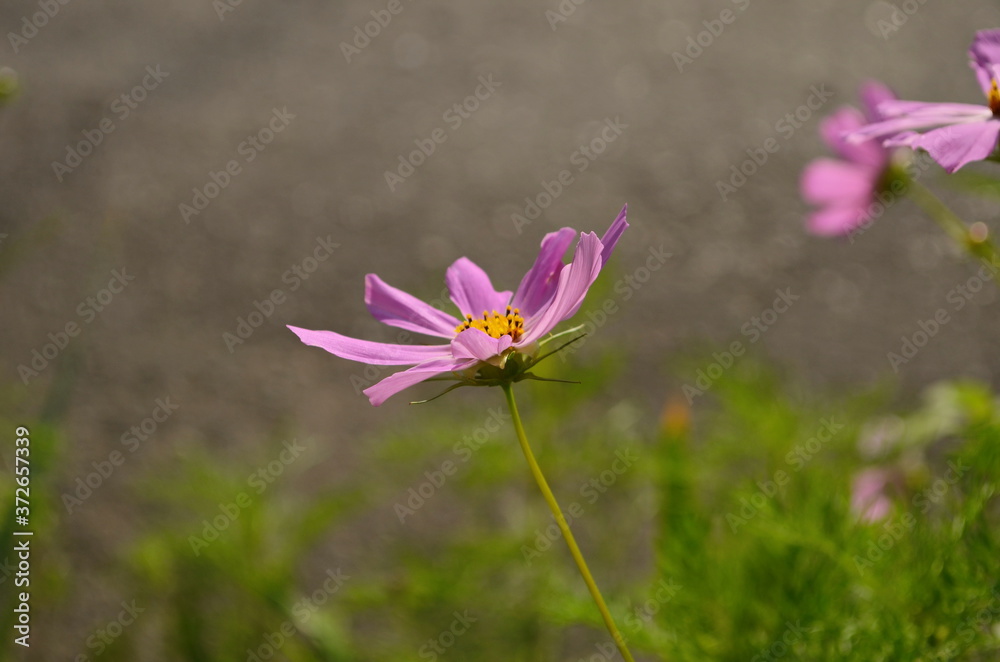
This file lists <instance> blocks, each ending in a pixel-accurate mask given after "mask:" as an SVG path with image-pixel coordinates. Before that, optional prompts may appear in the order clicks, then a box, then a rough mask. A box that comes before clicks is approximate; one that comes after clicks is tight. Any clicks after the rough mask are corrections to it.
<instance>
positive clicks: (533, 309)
mask: <svg viewBox="0 0 1000 662" xmlns="http://www.w3.org/2000/svg"><path fill="white" fill-rule="evenodd" d="M575 236H576V230H574V229H573V228H561V229H559V230H556V231H555V232H550V233H549V234H547V235H545V238H544V239H542V248H541V250H540V251H539V252H538V257H537V258H536V259H535V263H534V264H533V265H531V269H529V270H528V273H526V274H525V275H524V278H522V279H521V284H520V285H518V286H517V292H516V293H515V294H514V299H513V301H511V305H512V306H514V307H515V308H520V309H521V315H522V316H523V317H524V318H528V317H531V316H533V315H535V314H536V313H537V312H538V311H540V310H542V309H543V308H544V307H545V306H546V305H547V304H548V302H549V300H551V299H552V296H553V295H554V294H555V292H556V286H557V285H558V283H559V273H560V272H561V271H562V270H563V267H565V266H566V265H564V264H563V261H562V259H563V254H564V253H565V252H566V249H567V248H569V245H570V244H571V243H572V242H573V237H575Z"/></svg>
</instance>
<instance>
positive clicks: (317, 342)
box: [288, 326, 451, 365]
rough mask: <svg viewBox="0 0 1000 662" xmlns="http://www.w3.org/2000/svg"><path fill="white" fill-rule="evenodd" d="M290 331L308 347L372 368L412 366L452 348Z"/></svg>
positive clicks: (335, 334)
mask: <svg viewBox="0 0 1000 662" xmlns="http://www.w3.org/2000/svg"><path fill="white" fill-rule="evenodd" d="M288 328H289V329H291V330H292V332H293V333H295V335H297V336H298V337H299V339H300V340H302V342H304V343H305V344H307V345H311V346H312V347H319V348H321V349H325V350H326V351H328V352H330V353H331V354H335V355H337V356H339V357H340V358H342V359H348V360H349V361H360V362H361V363H368V364H371V365H412V364H414V363H423V362H425V361H429V360H431V359H438V358H444V357H448V356H451V348H450V347H449V346H448V345H391V344H388V343H380V342H371V341H370V340H358V339H356V338H348V337H347V336H342V335H340V334H339V333H334V332H333V331H310V330H309V329H300V328H298V327H295V326H289V327H288Z"/></svg>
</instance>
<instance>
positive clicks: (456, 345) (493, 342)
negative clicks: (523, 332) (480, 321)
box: [451, 329, 513, 361]
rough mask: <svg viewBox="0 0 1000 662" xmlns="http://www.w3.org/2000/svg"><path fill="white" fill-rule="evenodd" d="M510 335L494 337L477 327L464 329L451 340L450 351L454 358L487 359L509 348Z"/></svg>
mask: <svg viewBox="0 0 1000 662" xmlns="http://www.w3.org/2000/svg"><path fill="white" fill-rule="evenodd" d="M512 342H513V340H511V337H510V336H500V337H499V338H494V337H492V336H490V335H489V334H487V333H484V332H483V331H480V330H479V329H466V330H465V331H462V332H461V333H460V334H458V335H457V336H455V339H454V340H452V341H451V351H452V354H453V355H454V356H455V358H456V359H476V360H479V361H488V360H489V359H492V358H493V357H495V356H499V355H500V354H501V353H502V352H504V351H506V350H507V349H508V348H510V346H511V343H512Z"/></svg>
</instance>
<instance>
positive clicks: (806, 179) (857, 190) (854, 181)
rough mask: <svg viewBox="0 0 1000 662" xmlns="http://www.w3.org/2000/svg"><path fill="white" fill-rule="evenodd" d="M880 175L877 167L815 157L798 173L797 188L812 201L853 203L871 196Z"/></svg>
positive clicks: (819, 202)
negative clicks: (798, 181)
mask: <svg viewBox="0 0 1000 662" xmlns="http://www.w3.org/2000/svg"><path fill="white" fill-rule="evenodd" d="M881 174H882V172H881V168H879V169H875V168H871V167H868V166H862V165H856V164H854V163H850V162H848V161H837V160H834V159H816V160H815V161H813V162H812V163H810V164H809V165H808V166H806V169H805V170H804V171H803V172H802V179H801V181H800V189H801V191H802V197H803V198H804V199H805V200H806V201H807V202H811V203H813V204H817V205H822V204H837V205H846V204H853V203H857V202H860V201H864V200H866V199H868V198H870V197H871V196H872V194H873V193H874V191H875V187H876V185H877V184H878V178H879V177H880V176H881Z"/></svg>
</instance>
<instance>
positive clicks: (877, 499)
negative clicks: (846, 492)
mask: <svg viewBox="0 0 1000 662" xmlns="http://www.w3.org/2000/svg"><path fill="white" fill-rule="evenodd" d="M894 479H895V474H894V472H892V471H890V470H888V469H878V468H872V469H865V470H864V471H862V472H861V473H859V474H857V475H856V476H855V477H854V483H853V484H852V486H851V511H852V512H853V513H854V514H855V515H856V516H858V517H859V518H860V519H861V521H863V522H868V523H874V522H879V521H881V520H884V519H885V518H887V517H888V516H889V514H890V513H891V512H892V499H890V498H889V496H888V494H886V488H888V487H889V486H890V485H891V484H892V483H893V482H894Z"/></svg>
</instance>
